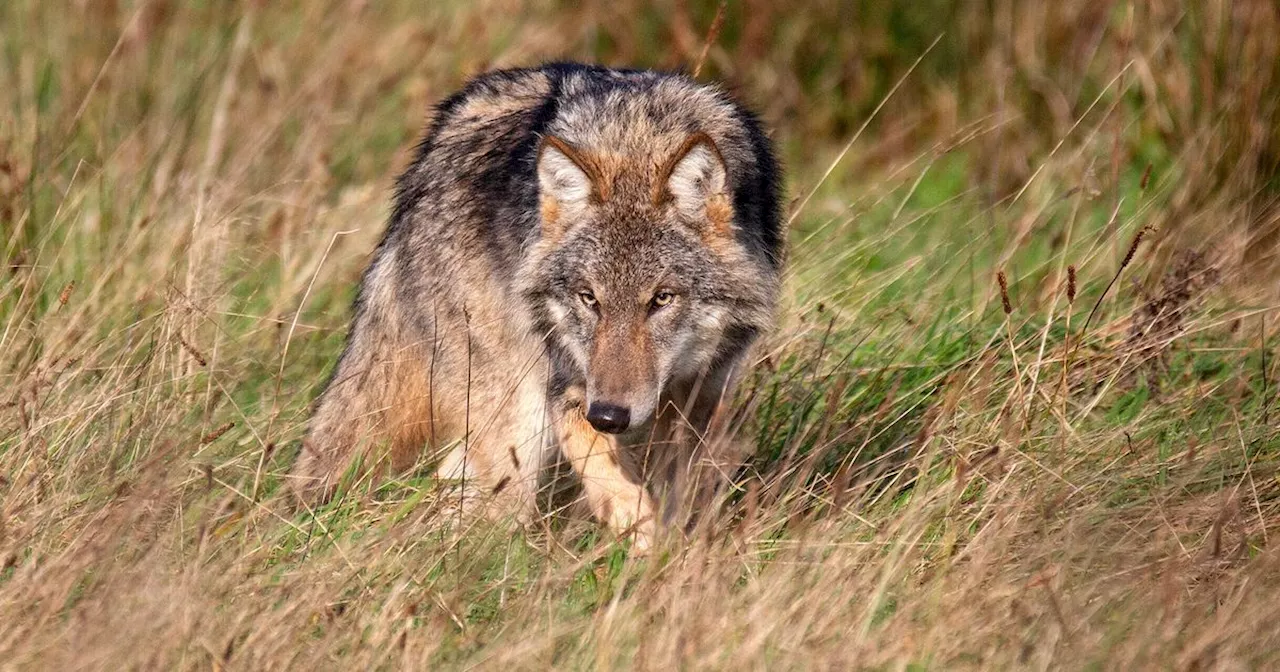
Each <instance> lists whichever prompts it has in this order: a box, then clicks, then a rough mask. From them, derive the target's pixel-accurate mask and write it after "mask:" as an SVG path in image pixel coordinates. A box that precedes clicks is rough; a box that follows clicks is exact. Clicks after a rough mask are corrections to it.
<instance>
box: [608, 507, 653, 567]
mask: <svg viewBox="0 0 1280 672" xmlns="http://www.w3.org/2000/svg"><path fill="white" fill-rule="evenodd" d="M629 499H630V501H628V499H625V498H621V497H619V498H616V499H615V500H614V501H613V502H612V503H611V504H612V505H611V506H610V507H609V511H608V512H607V513H608V515H607V516H605V521H606V522H607V523H608V524H609V528H610V529H612V530H613V531H614V532H616V533H618V534H619V535H620V536H623V537H630V539H631V552H632V553H635V554H638V555H644V554H646V553H648V552H649V549H651V548H653V544H654V541H655V538H656V536H657V533H658V516H657V508H656V507H655V506H654V505H653V502H652V501H651V500H650V498H649V495H648V494H647V493H645V494H641V495H639V496H637V497H633V498H629Z"/></svg>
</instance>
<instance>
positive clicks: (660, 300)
mask: <svg viewBox="0 0 1280 672" xmlns="http://www.w3.org/2000/svg"><path fill="white" fill-rule="evenodd" d="M675 298H676V295H675V293H674V292H670V291H667V290H665V289H660V290H658V293H656V294H654V295H653V301H652V302H651V303H652V304H653V307H654V308H661V307H663V306H665V305H667V304H668V303H671V302H672V300H674V299H675Z"/></svg>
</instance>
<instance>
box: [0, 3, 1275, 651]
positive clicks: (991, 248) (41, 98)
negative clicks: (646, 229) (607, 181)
mask: <svg viewBox="0 0 1280 672" xmlns="http://www.w3.org/2000/svg"><path fill="white" fill-rule="evenodd" d="M996 5H997V6H996V8H995V9H996V10H998V11H995V12H993V13H991V16H990V17H988V16H987V13H986V10H985V9H984V10H982V11H981V12H979V11H978V10H976V9H971V8H969V7H967V6H966V5H964V4H963V3H946V2H941V1H937V2H930V3H924V4H918V3H917V4H913V5H911V7H916V9H910V8H908V5H907V4H905V3H904V4H902V5H896V4H893V5H885V7H884V8H883V9H875V10H870V9H868V10H864V11H863V13H862V14H859V15H857V16H852V17H850V16H847V15H845V14H844V13H843V12H847V11H849V9H848V6H846V5H845V4H844V3H827V2H814V3H812V5H811V6H810V7H808V8H807V11H795V10H794V9H788V8H787V6H785V5H784V4H783V3H778V4H777V5H776V6H775V5H773V4H770V3H760V2H750V3H745V4H738V3H731V4H729V5H727V10H726V13H725V16H724V20H723V25H722V30H719V31H718V33H719V34H718V36H717V42H716V44H715V45H713V46H712V48H710V49H709V50H708V52H707V53H708V60H707V66H706V68H705V69H704V70H703V73H702V75H703V77H704V78H713V79H723V80H725V81H728V82H730V84H731V85H733V86H734V87H735V88H738V89H739V90H741V91H742V93H743V95H744V97H746V98H747V99H748V100H749V101H751V102H753V103H755V104H756V106H757V107H759V108H760V109H761V110H762V111H763V113H764V116H765V119H766V121H767V122H768V123H769V125H770V126H772V127H774V128H775V129H776V137H777V139H778V141H779V144H780V145H781V147H782V148H783V153H784V158H785V160H786V164H787V165H788V167H789V180H788V183H789V184H788V187H789V191H790V193H791V195H792V196H793V201H792V207H791V209H790V210H789V212H788V215H789V216H790V217H792V218H793V219H792V226H791V228H792V233H791V248H790V267H789V268H790V270H789V272H788V278H787V284H786V301H785V307H784V310H783V314H782V315H781V325H780V327H779V329H778V330H777V332H776V333H774V334H772V335H771V336H770V337H769V339H768V340H767V342H766V343H764V344H762V346H761V348H760V351H759V356H758V358H757V361H756V365H755V367H754V369H753V371H752V372H751V374H750V375H749V376H748V377H747V379H746V382H745V383H744V385H743V387H742V389H741V391H740V394H739V398H738V400H737V402H736V406H735V408H736V409H737V410H738V418H739V422H740V424H741V429H740V436H742V437H744V438H745V439H746V440H748V441H749V442H751V443H752V444H754V447H755V449H756V450H755V454H754V457H753V458H752V460H751V462H750V464H749V465H748V466H747V467H746V468H744V469H743V470H742V472H741V473H739V474H737V475H736V477H735V481H734V486H735V487H734V490H733V492H732V494H731V495H730V496H729V497H728V498H727V500H726V501H725V502H724V504H723V506H722V507H721V508H720V509H719V510H717V511H714V512H710V513H709V514H708V516H707V520H706V523H705V524H704V525H703V526H702V527H700V528H699V529H698V530H697V531H696V532H695V533H694V534H692V535H691V536H690V538H688V539H684V540H680V541H675V540H672V541H671V543H669V544H667V545H664V546H662V547H661V549H660V551H659V552H658V553H656V554H655V555H654V556H652V557H649V558H647V559H643V560H638V559H635V558H631V557H629V556H628V554H627V550H626V548H625V545H624V544H619V543H617V542H615V541H614V540H612V539H611V538H610V537H609V536H608V534H607V533H605V532H604V531H602V530H600V529H597V528H596V527H595V526H594V525H592V524H590V523H589V522H587V521H581V520H567V521H557V523H556V524H555V525H552V526H549V527H548V528H547V529H543V530H528V531H523V532H521V531H513V529H512V528H511V527H509V526H505V525H500V524H494V523H487V522H484V521H471V520H462V519H459V518H458V517H457V516H455V515H453V508H452V502H454V501H455V500H454V499H453V497H452V493H451V492H450V490H449V488H447V487H445V486H444V485H443V484H438V483H435V482H433V481H432V479H431V478H430V477H429V476H426V475H425V474H428V473H429V471H426V470H424V471H422V472H420V473H416V474H407V475H404V476H400V477H396V478H392V479H390V480H386V481H378V482H374V481H368V480H361V479H356V480H354V482H352V483H350V484H349V485H348V487H347V488H346V489H345V491H344V493H343V496H342V497H340V498H339V499H337V500H336V501H334V502H333V503H331V504H329V505H327V506H325V507H324V508H322V509H320V510H317V511H315V512H314V513H308V512H299V511H297V510H296V509H295V508H294V507H293V505H292V504H291V502H290V501H289V500H288V498H287V497H286V496H285V494H284V493H283V492H282V489H281V487H280V485H281V479H282V476H283V474H284V473H286V472H287V470H288V467H289V464H290V461H291V460H292V458H293V456H294V455H295V454H296V451H297V449H298V443H299V440H300V437H301V434H302V431H303V429H304V426H305V422H306V417H307V411H308V407H309V404H310V402H311V401H312V400H313V399H314V397H315V395H316V393H317V392H318V386H319V385H320V384H321V383H322V382H323V381H324V379H325V376H326V375H327V373H328V370H329V368H330V366H331V365H332V363H333V361H334V358H335V357H336V355H337V353H338V351H339V349H340V348H341V344H342V338H343V331H344V327H345V324H346V320H347V318H348V316H349V304H350V301H351V299H352V296H353V293H354V288H355V283H356V281H357V279H358V276H359V273H360V271H361V269H362V266H363V264H364V262H365V260H366V259H367V255H368V253H369V251H370V250H372V248H373V245H374V244H375V243H376V241H377V239H378V236H379V234H380V233H381V228H382V224H383V222H384V220H385V218H386V215H387V209H388V200H389V195H390V189H391V180H392V179H393V177H394V175H395V174H396V172H397V170H399V169H400V167H402V166H403V165H404V163H405V160H406V157H407V153H408V151H409V149H410V148H411V146H412V143H413V141H414V138H415V136H416V134H417V133H418V132H419V130H420V127H421V122H422V118H423V115H424V110H425V109H426V108H427V106H428V105H429V104H430V103H431V102H433V101H435V100H437V99H439V98H441V97H442V96H444V95H446V94H447V93H448V92H450V91H451V90H453V89H454V88H456V87H457V86H458V85H459V84H460V83H461V82H462V81H463V80H464V78H465V77H466V75H468V74H470V73H474V72H476V71H478V70H480V69H482V68H485V67H490V66H493V65H505V64H513V63H526V62H531V61H536V60H539V59H542V58H546V57H551V56H569V57H578V58H587V59H590V60H601V61H605V62H609V63H619V64H621V63H634V64H642V65H645V64H648V65H676V64H679V63H690V62H692V61H693V60H694V59H696V58H697V57H698V56H699V54H700V53H701V52H702V48H703V43H702V40H703V36H704V35H705V34H706V29H707V26H709V25H710V24H711V22H712V17H713V15H714V14H715V11H716V5H715V4H714V3H707V4H697V3H694V4H693V5H692V6H691V7H687V6H685V5H683V4H682V5H678V6H674V7H669V6H666V5H663V4H658V5H654V6H650V5H647V4H644V3H638V2H611V3H588V4H587V5H586V7H585V9H583V10H581V11H569V9H568V8H566V7H561V6H559V5H557V4H555V3H530V4H520V3H485V4H484V5H483V6H479V7H474V6H471V5H462V4H457V5H454V4H452V3H438V4H433V5H431V6H429V7H427V6H418V5H417V3H409V2H389V3H360V2H348V3H329V4H326V5H318V4H311V3H308V4H306V5H305V6H299V7H295V8H283V7H280V6H277V5H276V4H275V3H235V2H229V1H223V2H208V3H172V2H159V1H156V2H149V3H136V4H133V3H43V2H37V1H36V0H12V1H10V2H7V3H4V4H3V5H0V25H4V26H5V28H6V29H5V30H3V31H0V64H2V65H0V109H3V110H4V111H3V113H0V225H2V226H3V228H2V229H0V232H2V234H3V235H0V245H3V250H4V257H3V258H4V260H5V264H4V266H5V268H4V269H0V273H3V275H4V278H3V285H2V288H0V622H3V623H4V624H5V627H4V628H2V629H0V668H4V669H31V668H61V667H74V668H82V669H84V668H87V669H117V668H122V667H141V668H198V669H208V668H212V669H254V668H268V667H270V668H277V667H293V668H305V667H312V668H314V667H320V668H324V669H328V668H334V667H343V668H345V667H360V668H393V667H484V668H502V667H516V668H521V669H523V668H545V667H551V666H556V667H568V668H606V669H608V668H629V667H639V668H670V667H673V666H675V667H682V668H703V667H711V668H739V667H751V668H797V667H806V668H808V667H821V668H848V667H856V668H874V669H881V668H883V669H951V668H956V667H980V668H991V667H997V668H1010V667H1014V668H1061V667H1067V668H1077V667H1083V668H1095V667H1097V668H1102V667H1105V668H1118V669H1130V668H1134V667H1159V668H1169V667H1176V668H1187V669H1192V668H1194V669H1206V668H1214V669H1220V668H1234V667H1240V666H1247V667H1267V666H1270V665H1275V664H1277V662H1278V661H1277V658H1278V657H1280V653H1277V652H1280V628H1278V627H1277V626H1276V623H1280V618H1278V617H1280V599H1277V597H1278V593H1280V576H1278V575H1277V570H1278V569H1280V562H1278V561H1277V556H1276V553H1275V551H1274V547H1271V546H1270V543H1269V541H1270V535H1272V534H1278V533H1280V526H1278V523H1280V510H1278V508H1277V507H1278V505H1280V472H1278V471H1277V466H1280V438H1278V437H1277V432H1276V417H1277V415H1280V409H1277V408H1275V403H1274V402H1275V396H1276V395H1275V388H1276V385H1277V382H1276V381H1277V367H1276V364H1275V360H1276V354H1277V353H1276V346H1277V342H1278V338H1277V336H1276V334H1277V332H1278V331H1280V328H1278V327H1280V325H1277V322H1278V320H1277V319H1276V309H1277V308H1278V307H1280V295H1278V294H1277V291H1276V287H1277V286H1280V285H1277V283H1276V279H1277V276H1276V272H1275V271H1276V268H1275V262H1276V249H1275V247H1276V241H1277V240H1280V237H1278V236H1277V235H1276V232H1277V225H1278V224H1280V215H1277V213H1278V212H1280V209H1278V208H1277V204H1278V202H1280V199H1278V198H1277V193H1278V192H1277V181H1276V171H1275V166H1276V161H1277V158H1276V157H1277V156H1280V134H1277V133H1276V131H1275V129H1276V128H1277V127H1278V126H1277V124H1276V121H1277V119H1276V111H1277V100H1276V96H1275V93H1274V92H1275V91H1276V90H1277V88H1276V86H1275V85H1276V83H1277V82H1276V79H1277V78H1278V77H1280V73H1277V72H1275V70H1274V67H1272V68H1270V69H1268V67H1267V66H1266V64H1267V63H1276V62H1280V59H1277V58H1276V52H1275V49H1276V48H1277V47H1276V45H1275V44H1274V42H1273V41H1271V40H1268V39H1264V38H1266V37H1267V36H1269V35H1272V34H1274V30H1273V29H1274V28H1276V27H1280V17H1278V16H1277V15H1276V13H1275V10H1274V8H1273V7H1271V6H1270V5H1268V4H1267V3H1262V2H1243V3H1225V2H1209V3H1202V5H1200V6H1197V7H1195V8H1187V9H1185V10H1184V11H1181V12H1172V11H1169V8H1167V7H1164V6H1163V5H1161V4H1160V3H1132V4H1131V3H1116V4H1114V5H1113V6H1111V8H1110V9H1109V10H1107V11H1102V12H1098V11H1094V10H1091V9H1089V8H1090V7H1093V3H1084V2H1080V3H1075V2H1067V3H1052V4H1042V3H1039V2H1028V3H1022V4H1017V5H1013V4H1011V3H996ZM939 17H946V19H947V21H946V22H945V24H946V25H945V26H943V25H941V22H940V19H939ZM622 18H627V19H628V20H632V21H633V24H634V26H635V28H634V30H631V29H625V28H623V26H624V25H632V24H630V23H626V22H623V21H621V20H620V19H622ZM943 28H946V29H947V30H946V32H945V33H944V32H943V30H942V29H943ZM939 33H943V38H942V39H939V40H938V41H937V43H936V46H934V47H933V48H932V49H931V48H930V45H931V44H933V43H934V41H935V39H937V38H938V35H939ZM922 55H923V56H924V57H923V58H920V57H921V56H922ZM917 58H920V62H919V65H918V66H917V67H916V68H915V69H914V70H912V67H913V66H912V64H913V63H914V62H915V61H916V59H917ZM1245 64H1247V66H1246V65H1245ZM899 81H900V82H901V85H900V86H899V87H898V88H896V89H895V88H894V85H895V83H897V82H899ZM891 92H892V93H891ZM877 110H878V112H877ZM863 123H867V124H868V125H867V130H866V131H865V132H863V133H862V134H861V135H858V136H857V137H856V139H855V133H856V132H857V131H858V128H859V127H860V126H861V125H862V124H863ZM851 139H854V141H853V142H851ZM846 149H847V151H846ZM802 204H803V205H802ZM1147 227H1149V228H1147ZM1144 230H1146V231H1147V233H1146V234H1145V236H1144V237H1143V239H1142V241H1141V244H1140V245H1138V246H1137V247H1136V249H1134V250H1133V256H1132V260H1131V261H1129V262H1128V263H1127V265H1126V264H1125V258H1126V256H1127V255H1126V253H1127V252H1128V251H1129V248H1130V246H1131V241H1133V240H1134V239H1135V237H1136V236H1137V235H1138V232H1139V231H1144ZM1069 267H1070V268H1073V269H1075V274H1076V275H1077V283H1078V296H1074V297H1072V298H1069V297H1068V293H1067V273H1068V271H1067V269H1068V268H1069ZM998 273H1003V274H1004V276H1005V277H1006V278H1007V295H1008V296H1007V299H1008V310H1006V309H1005V308H1004V306H1003V300H1002V296H1001V290H1000V287H999V284H998V283H997V280H996V278H997V274H998ZM1108 288H1109V289H1108ZM1095 306H1096V312H1095V310H1094V309H1095ZM1086 326H1087V328H1086Z"/></svg>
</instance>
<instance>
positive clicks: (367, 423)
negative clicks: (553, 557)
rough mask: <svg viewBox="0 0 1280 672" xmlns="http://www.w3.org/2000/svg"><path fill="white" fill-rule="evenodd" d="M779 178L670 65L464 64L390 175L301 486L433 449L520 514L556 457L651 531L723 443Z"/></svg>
mask: <svg viewBox="0 0 1280 672" xmlns="http://www.w3.org/2000/svg"><path fill="white" fill-rule="evenodd" d="M780 179H781V178H780V169H779V166H778V162H777V160H776V158H775V155H774V150H773V148H772V145H771V142H770V140H769V139H768V137H767V136H766V135H765V132H764V131H763V129H762V127H761V124H760V122H759V121H758V120H757V118H756V117H755V116H754V115H753V114H752V113H751V112H750V111H748V110H747V109H746V108H744V107H743V106H742V105H741V104H739V103H738V102H736V101H735V100H734V99H733V98H732V97H731V96H730V95H729V94H728V93H726V91H724V90H723V89H721V88H719V87H716V86H712V85H704V84H700V83H698V82H696V81H694V80H693V79H691V78H690V77H688V76H685V75H683V74H679V73H666V72H655V71H649V70H618V69H609V68H604V67H599V66H590V65H582V64H573V63H552V64H547V65H543V66H540V67H532V68H522V69H509V70H499V71H493V72H489V73H487V74H484V75H481V76H479V77H477V78H475V79H473V80H471V81H470V82H469V83H468V84H466V85H465V87H463V88H462V89H461V90H460V91H459V92H458V93H456V94H454V95H453V96H451V97H449V98H447V99H445V100H444V101H443V102H441V103H440V104H439V105H438V106H437V107H436V109H435V111H434V115H433V118H432V120H431V121H430V122H429V124H428V130H427V132H426V134H425V136H424V138H423V140H422V141H421V142H420V144H419V145H418V147H417V150H416V152H415V156H414V158H413V160H412V162H411V164H410V165H409V167H408V168H407V169H406V170H405V172H404V173H403V175H402V176H401V177H400V178H399V180H398V183H397V188H396V193H395V199H394V207H393V209H392V213H391V216H390V222H389V224H388V225H387V228H386V232H385V234H384V236H383V238H382V241H381V243H379V245H378V246H377V248H376V250H375V252H374V253H373V256H372V260H371V262H370V263H369V266H368V268H367V269H366V270H365V272H364V275H363V278H362V281H361V285H360V289H359V292H358V296H357V299H356V302H355V308H354V317H353V319H352V322H351V326H350V330H349V333H348V337H347V342H346V347H345V349H344V350H343V352H342V354H341V356H340V358H339V359H338V361H337V364H336V366H335V368H334V370H333V372H332V374H331V377H330V379H329V381H328V383H327V385H326V386H325V389H324V391H323V392H322V393H321V395H320V396H319V398H318V400H317V401H316V403H315V406H314V410H313V413H312V417H311V419H310V423H309V426H308V429H307V433H306V435H305V438H304V440H303V444H302V450H301V452H300V453H299V455H298V457H297V459H296V462H295V464H294V466H293V469H292V472H291V474H290V476H289V480H290V482H291V485H292V488H293V490H294V492H295V493H296V494H297V495H298V496H299V497H300V498H301V499H302V501H304V502H307V503H318V502H321V501H323V500H325V499H326V498H328V497H330V496H331V495H332V492H333V490H334V488H335V485H336V484H337V483H338V481H339V478H340V477H341V476H342V475H343V474H347V473H349V470H351V469H352V468H353V465H361V466H359V467H358V469H362V470H365V471H366V472H367V470H369V469H371V468H374V467H376V468H377V469H378V470H379V471H381V470H383V469H386V468H391V469H395V470H404V469H407V468H409V467H412V466H413V465H415V464H417V463H418V462H419V460H421V459H422V457H423V455H424V450H425V451H427V455H428V456H429V457H430V459H431V461H432V462H433V463H434V464H435V465H436V467H435V468H436V472H437V473H438V474H439V475H440V476H441V477H444V478H450V479H458V480H460V481H461V482H462V483H463V484H464V487H465V490H466V492H467V493H468V496H467V500H468V501H474V500H476V499H477V498H481V497H480V496H481V495H484V496H485V497H483V498H481V499H485V501H487V502H488V504H487V506H488V507H496V509H492V510H497V511H505V512H511V513H514V514H515V515H516V517H518V518H521V519H524V520H526V521H532V520H536V519H537V518H538V516H539V515H540V513H539V509H540V507H539V506H538V505H537V502H538V501H539V497H538V495H539V493H540V492H542V491H543V488H545V487H547V481H548V479H549V477H548V471H549V466H550V465H554V464H561V465H563V464H566V463H567V465H568V466H569V467H571V468H572V472H573V473H574V474H576V476H577V477H578V480H579V481H580V483H581V492H582V494H583V495H584V499H585V503H586V504H588V505H589V506H590V509H591V512H592V513H593V514H594V515H595V516H596V517H597V518H598V519H599V520H600V521H601V522H603V523H605V524H607V525H608V526H609V527H611V528H612V529H613V530H614V531H616V532H617V533H618V534H619V535H627V536H630V537H631V538H632V540H633V547H634V548H641V549H643V548H645V547H646V546H647V545H648V544H650V543H652V540H653V538H654V535H655V534H657V533H658V531H659V530H660V529H663V528H664V527H667V526H669V525H670V524H671V523H672V521H673V520H674V519H675V518H676V517H677V516H678V515H679V514H680V512H681V511H684V512H685V513H689V512H690V511H689V509H690V507H693V508H695V509H696V507H697V506H698V505H697V504H695V503H693V502H696V501H697V493H699V492H703V493H705V492H706V491H707V490H706V488H705V487H703V486H700V485H698V483H699V482H700V481H699V480H698V478H700V476H699V465H702V466H703V467H704V468H703V469H702V470H703V471H706V470H707V469H708V467H706V465H717V464H723V462H717V461H716V459H715V458H716V455H717V454H721V453H724V454H728V453H732V452H733V451H732V450H731V449H728V448H725V449H723V450H719V451H718V450H717V449H716V447H715V446H716V445H717V444H719V445H724V446H729V445H732V441H730V440H727V439H726V440H723V441H721V440H717V437H718V436H720V435H721V434H723V432H722V431H720V432H719V433H717V432H718V431H719V428H721V426H722V425H723V424H724V423H723V422H717V418H723V417H724V415H725V414H724V413H723V411H722V410H721V409H722V408H723V406H724V405H725V403H724V402H725V401H726V400H727V399H729V398H730V396H731V394H732V391H733V389H734V385H735V383H736V381H737V380H738V379H739V377H740V373H741V372H742V371H741V369H742V368H743V367H744V357H745V356H746V353H747V352H748V350H749V349H750V347H751V346H752V344H753V342H755V341H756V340H757V339H758V337H759V336H760V335H761V334H762V333H765V332H766V331H767V330H768V329H770V328H771V326H772V325H773V322H774V317H775V315H774V313H775V308H776V303H777V299H778V293H779V284H780V279H781V275H782V271H783V265H784V261H785V254H784V240H783V238H784V236H783V231H782V230H781V224H780V205H779V189H780V186H779V183H780ZM712 471H714V469H712ZM361 473H365V472H361ZM702 476H706V474H702ZM552 480H554V479H552ZM708 480H709V482H712V483H715V482H716V475H715V474H711V475H710V476H709V477H708ZM703 501H705V500H703ZM681 502H685V506H684V508H681V506H680V503H681ZM693 513H696V511H694V512H693Z"/></svg>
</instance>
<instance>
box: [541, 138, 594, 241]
mask: <svg viewBox="0 0 1280 672" xmlns="http://www.w3.org/2000/svg"><path fill="white" fill-rule="evenodd" d="M597 183H598V179H597V176H596V174H595V171H594V169H593V166H592V164H591V163H590V162H589V161H587V160H586V158H585V157H583V156H582V154H581V153H580V152H579V151H578V150H577V149H576V148H574V147H573V146H572V145H570V144H569V143H567V142H565V141H564V140H561V139H560V138H557V137H555V136H552V135H547V136H544V137H543V138H542V146H541V147H540V148H539V149H538V190H539V193H540V194H541V200H542V223H543V226H544V227H550V228H553V229H557V230H558V229H559V227H560V226H561V221H562V220H563V219H564V218H565V217H566V216H570V217H571V216H572V215H574V214H576V213H578V212H581V211H582V209H584V208H586V206H587V203H588V202H590V201H591V200H592V199H593V198H596V199H598V198H599V196H600V193H599V190H598V188H597Z"/></svg>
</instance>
